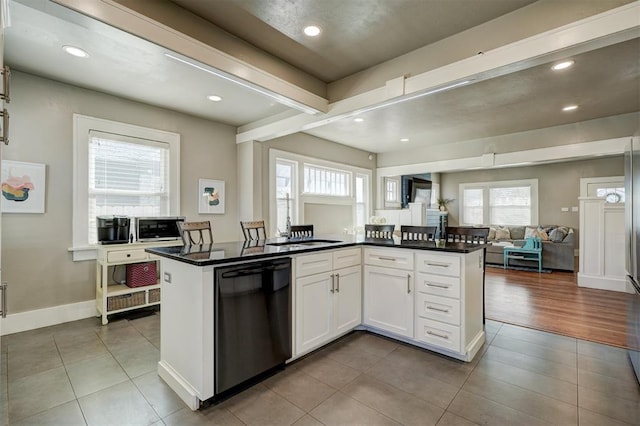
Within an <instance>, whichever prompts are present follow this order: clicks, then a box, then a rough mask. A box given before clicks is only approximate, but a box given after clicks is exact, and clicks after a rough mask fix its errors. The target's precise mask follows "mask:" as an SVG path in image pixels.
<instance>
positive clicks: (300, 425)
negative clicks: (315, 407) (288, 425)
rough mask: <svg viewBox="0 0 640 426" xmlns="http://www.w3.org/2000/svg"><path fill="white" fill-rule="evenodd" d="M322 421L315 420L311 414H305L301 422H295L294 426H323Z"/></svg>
mask: <svg viewBox="0 0 640 426" xmlns="http://www.w3.org/2000/svg"><path fill="white" fill-rule="evenodd" d="M322 425H323V423H322V422H320V420H318V419H315V418H313V417H312V416H310V415H309V414H305V415H304V416H303V417H302V418H301V419H300V420H298V421H297V422H295V423H294V424H293V426H322Z"/></svg>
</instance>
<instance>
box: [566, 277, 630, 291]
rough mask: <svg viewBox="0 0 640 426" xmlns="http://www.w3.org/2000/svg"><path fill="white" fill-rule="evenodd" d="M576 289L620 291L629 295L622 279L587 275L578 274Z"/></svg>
mask: <svg viewBox="0 0 640 426" xmlns="http://www.w3.org/2000/svg"><path fill="white" fill-rule="evenodd" d="M578 287H585V288H596V289H599V290H610V291H620V292H622V293H631V294H633V293H634V291H629V290H630V289H629V288H628V286H627V281H626V279H624V278H611V277H604V276H602V275H587V274H585V273H582V272H578Z"/></svg>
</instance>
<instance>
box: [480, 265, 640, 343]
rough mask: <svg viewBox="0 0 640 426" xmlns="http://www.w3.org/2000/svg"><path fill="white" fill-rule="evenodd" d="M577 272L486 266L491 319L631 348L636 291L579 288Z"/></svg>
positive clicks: (489, 317) (487, 307) (487, 309)
mask: <svg viewBox="0 0 640 426" xmlns="http://www.w3.org/2000/svg"><path fill="white" fill-rule="evenodd" d="M576 279H577V273H572V272H558V271H553V272H552V273H550V274H546V273H542V274H539V273H537V272H528V271H516V270H503V269H500V268H492V267H487V268H486V279H485V282H486V286H485V309H486V317H487V318H488V319H492V320H496V321H501V322H505V323H509V324H516V325H521V326H524V327H529V328H534V329H537V330H543V331H549V332H553V333H558V334H562V335H565V336H570V337H576V338H580V339H584V340H589V341H592V342H599V343H605V344H607V345H612V346H618V347H625V348H626V347H628V343H627V342H628V337H627V315H628V310H629V309H633V308H632V305H631V301H632V298H633V297H637V296H634V295H631V294H626V293H620V292H615V291H606V290H595V289H590V288H582V287H578V285H577V282H576Z"/></svg>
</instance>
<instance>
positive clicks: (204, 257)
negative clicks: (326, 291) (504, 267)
mask: <svg viewBox="0 0 640 426" xmlns="http://www.w3.org/2000/svg"><path fill="white" fill-rule="evenodd" d="M357 245H365V246H373V247H394V248H408V249H414V250H429V251H439V252H449V253H470V252H473V251H476V250H481V249H483V248H485V247H486V245H484V244H467V243H450V242H444V241H439V242H437V243H436V242H435V241H400V239H399V238H394V239H369V238H364V236H363V235H339V236H335V235H328V236H316V237H312V238H290V239H287V238H273V239H268V240H260V241H236V242H229V243H215V244H204V245H195V246H190V247H185V246H170V247H153V248H148V249H146V251H147V252H149V253H153V254H155V255H157V256H161V257H166V258H170V259H174V260H178V261H181V262H185V263H190V264H192V265H197V266H207V265H216V264H222V263H231V262H240V261H252V260H258V259H262V258H267V257H276V256H287V255H292V254H299V253H310V252H314V251H321V250H327V249H336V248H343V247H352V246H357Z"/></svg>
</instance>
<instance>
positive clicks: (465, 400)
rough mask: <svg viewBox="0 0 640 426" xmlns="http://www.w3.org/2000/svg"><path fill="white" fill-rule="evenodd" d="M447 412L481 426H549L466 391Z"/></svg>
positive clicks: (454, 401)
mask: <svg viewBox="0 0 640 426" xmlns="http://www.w3.org/2000/svg"><path fill="white" fill-rule="evenodd" d="M447 411H450V412H452V413H453V414H456V415H458V416H460V417H463V418H465V419H467V420H469V421H471V422H473V423H477V424H480V425H526V426H538V425H548V423H547V422H545V421H543V420H540V419H539V418H537V417H533V416H530V415H528V414H525V413H523V412H521V411H518V410H514V409H513V408H509V407H507V406H504V405H502V404H498V403H496V402H493V401H491V400H488V399H486V398H482V397H480V396H477V395H474V394H472V393H470V392H466V391H464V390H463V391H460V393H458V395H457V396H456V398H455V399H454V400H453V402H452V403H451V406H450V407H449V409H448V410H447Z"/></svg>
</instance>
